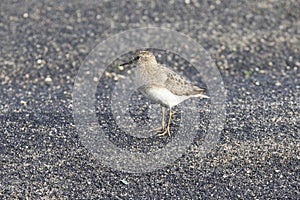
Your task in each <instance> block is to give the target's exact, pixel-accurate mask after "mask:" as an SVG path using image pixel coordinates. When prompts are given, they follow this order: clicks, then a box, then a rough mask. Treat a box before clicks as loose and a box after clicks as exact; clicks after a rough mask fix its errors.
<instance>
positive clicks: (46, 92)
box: [0, 0, 300, 199]
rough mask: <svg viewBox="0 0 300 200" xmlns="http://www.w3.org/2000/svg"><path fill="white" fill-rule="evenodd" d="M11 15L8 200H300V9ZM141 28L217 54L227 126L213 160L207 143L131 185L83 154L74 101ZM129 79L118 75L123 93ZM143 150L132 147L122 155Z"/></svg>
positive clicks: (222, 5)
mask: <svg viewBox="0 0 300 200" xmlns="http://www.w3.org/2000/svg"><path fill="white" fill-rule="evenodd" d="M0 4H1V7H0V11H1V12H0V16H1V17H0V37H1V40H0V44H1V49H0V52H1V57H0V69H1V71H0V84H1V86H0V94H1V96H0V124H1V126H0V133H1V137H0V149H1V150H0V163H1V164H0V167H1V168H0V169H1V170H0V198H1V199H100V198H101V199H108V198H112V199H146V198H147V199H198V198H201V199H204V198H205V199H224V198H226V199H265V198H272V199H275V198H276V199H299V198H300V194H299V187H300V184H299V182H300V180H299V166H300V165H299V155H300V153H299V149H300V148H299V147H300V145H299V139H300V138H299V130H300V126H299V124H300V123H299V102H300V97H299V88H300V84H299V83H300V81H299V80H300V12H299V10H300V3H299V1H297V0H289V1H280V0H263V1H238V0H233V1H227V0H224V1H220V0H216V1H193V0H186V1H181V2H176V1H169V2H167V3H164V2H160V1H151V3H150V2H148V3H147V2H145V1H136V2H131V1H102V2H101V3H100V2H98V1H92V0H90V1H75V0H74V1H64V2H60V1H57V0H54V1H48V0H45V1H36V0H33V1H18V0H14V1H6V0H4V1H2V2H1V3H0ZM138 27H160V28H168V29H172V30H176V31H178V32H180V33H183V34H186V35H188V36H190V37H191V38H193V39H194V40H196V41H197V42H198V43H199V44H201V45H202V46H203V47H204V48H205V49H206V51H207V52H208V53H209V54H210V55H211V57H212V59H213V60H214V61H215V63H216V66H217V67H218V69H219V71H220V73H221V76H222V79H223V81H224V87H225V89H226V95H227V99H226V123H225V125H224V129H223V130H222V133H221V137H220V139H219V142H218V143H217V145H216V146H215V147H214V148H213V149H212V150H211V151H210V152H208V154H206V155H205V156H201V153H200V150H201V148H200V146H201V140H202V139H203V135H202V136H199V137H196V138H195V139H194V142H193V143H192V144H191V146H190V148H189V149H188V150H187V152H186V153H185V154H184V155H183V156H181V157H180V158H178V159H177V160H176V161H174V162H173V163H171V164H170V165H169V166H167V167H165V168H162V169H158V170H156V171H152V172H149V173H141V174H139V173H137V174H131V173H126V172H120V171H115V170H113V169H111V168H109V167H108V166H106V165H104V164H103V163H102V162H101V160H97V159H96V158H95V157H94V156H93V154H92V152H90V151H89V150H88V149H87V148H86V147H85V146H84V145H83V144H82V143H81V141H80V137H79V133H78V129H77V128H76V126H75V123H74V119H73V109H72V108H73V104H72V91H73V86H74V82H75V78H76V75H77V72H78V70H79V68H80V65H81V64H82V63H83V62H84V60H85V58H86V57H87V56H88V54H89V53H90V52H91V51H92V50H93V48H94V47H95V45H97V44H98V43H100V42H101V41H103V40H104V39H106V38H108V37H110V36H112V35H114V34H117V33H119V32H121V31H125V30H128V29H131V28H138ZM163 56H164V55H163V54H162V57H163ZM125 57H126V56H124V58H125ZM167 60H168V58H167ZM176 62H177V61H176ZM178 62H179V63H180V62H181V61H180V60H179V61H178ZM175 66H176V65H175ZM177 66H178V64H177ZM120 71H124V70H123V69H122V70H120V69H119V70H115V71H114V72H113V74H112V75H110V74H109V73H107V75H108V76H111V77H112V78H113V79H114V81H118V80H119V78H120V77H118V76H117V75H116V74H118V73H120V74H121V72H120ZM125 71H126V70H125ZM183 73H186V72H183ZM116 77H117V78H116ZM121 78H122V76H121ZM195 80H198V79H195ZM108 87H109V86H108ZM98 92H99V90H98ZM142 102H143V101H142ZM142 102H140V101H139V103H141V104H142ZM207 109H209V107H208V108H207ZM142 111H143V110H142ZM107 114H108V115H107V116H108V117H109V116H110V115H109V113H107ZM141 116H142V117H143V115H141ZM143 119H144V118H143ZM146 120H147V118H146ZM175 121H176V120H175ZM203 121H204V122H203V124H201V126H203V127H205V125H206V124H207V123H208V122H207V119H206V118H205V120H203ZM112 124H113V123H112ZM111 133H112V136H111V137H112V138H111V139H112V140H115V141H118V140H125V139H124V138H126V137H125V136H124V137H123V138H121V139H120V138H119V136H118V134H117V133H116V132H114V130H113V129H112V130H111ZM108 134H109V133H108ZM171 139H172V138H168V137H166V138H165V139H164V138H160V139H157V140H155V141H152V142H149V143H147V145H149V146H148V148H150V147H151V145H157V146H160V145H163V144H165V143H167V142H169V141H170V140H171ZM132 140H133V142H132ZM136 143H137V144H139V145H141V144H140V143H142V142H141V141H136V140H134V139H133V138H132V137H128V138H126V140H125V143H124V144H123V143H122V145H125V146H126V145H127V146H129V145H130V144H133V146H131V147H130V148H135V147H136V146H135V145H137V144H136ZM142 144H143V143H142ZM127 148H129V147H127ZM148 148H147V147H145V149H148Z"/></svg>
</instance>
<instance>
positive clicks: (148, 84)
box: [122, 51, 209, 136]
mask: <svg viewBox="0 0 300 200" xmlns="http://www.w3.org/2000/svg"><path fill="white" fill-rule="evenodd" d="M132 63H134V64H136V65H137V69H136V72H135V80H134V82H135V84H136V85H137V86H138V90H139V91H140V92H141V93H142V94H143V95H144V96H145V97H146V98H148V99H150V100H152V101H153V102H155V103H159V104H160V105H161V107H162V121H161V123H162V127H161V128H160V132H161V133H160V134H159V135H160V136H163V135H165V134H168V135H170V124H171V119H172V114H173V112H172V107H173V106H176V105H178V104H179V103H181V102H183V101H184V100H186V99H189V98H191V97H200V98H209V97H208V96H206V95H204V94H203V92H204V89H203V88H200V87H197V86H194V85H192V84H191V83H190V82H189V81H187V80H186V79H185V78H184V77H182V76H181V75H179V74H177V73H176V72H174V71H172V70H171V69H169V68H167V67H164V66H162V65H161V64H159V63H157V61H156V58H155V56H154V55H153V54H152V53H151V52H149V51H138V52H137V53H136V55H135V57H134V58H133V59H132V60H131V61H129V62H127V63H123V64H122V65H128V64H132ZM165 107H167V108H169V118H168V123H167V127H166V128H165V125H164V115H165Z"/></svg>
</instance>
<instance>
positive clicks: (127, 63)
mask: <svg viewBox="0 0 300 200" xmlns="http://www.w3.org/2000/svg"><path fill="white" fill-rule="evenodd" d="M136 60H138V57H135V58H133V59H132V60H130V61H128V62H125V63H123V64H121V65H120V66H124V65H130V64H132V63H133V62H134V61H136Z"/></svg>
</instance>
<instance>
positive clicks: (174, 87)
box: [161, 66, 204, 96]
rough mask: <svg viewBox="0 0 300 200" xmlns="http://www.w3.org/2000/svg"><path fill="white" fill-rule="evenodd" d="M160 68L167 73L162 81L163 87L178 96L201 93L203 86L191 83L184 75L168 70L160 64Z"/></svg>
mask: <svg viewBox="0 0 300 200" xmlns="http://www.w3.org/2000/svg"><path fill="white" fill-rule="evenodd" d="M161 70H162V71H163V73H165V74H166V75H167V76H166V80H165V82H164V87H166V88H167V89H168V90H170V91H171V92H172V93H173V94H175V95H179V96H182V95H186V96H189V95H197V94H202V93H203V92H204V89H203V88H200V87H197V86H194V85H192V84H191V83H190V82H189V81H187V80H186V79H185V78H184V77H182V76H181V75H179V74H177V73H176V72H174V71H172V70H170V69H169V68H166V67H163V66H162V67H161Z"/></svg>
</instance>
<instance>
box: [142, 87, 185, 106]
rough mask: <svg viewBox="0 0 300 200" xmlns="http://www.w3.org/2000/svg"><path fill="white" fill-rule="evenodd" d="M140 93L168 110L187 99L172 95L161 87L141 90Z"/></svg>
mask: <svg viewBox="0 0 300 200" xmlns="http://www.w3.org/2000/svg"><path fill="white" fill-rule="evenodd" d="M141 92H142V93H143V95H144V96H145V97H146V98H148V99H150V100H152V101H154V102H156V103H160V104H163V105H165V106H167V107H169V108H172V107H173V106H175V105H177V104H179V103H181V102H183V101H184V100H186V99H188V98H189V97H188V96H178V95H174V94H173V93H172V92H170V91H169V90H168V89H166V88H163V87H153V88H149V89H147V90H141Z"/></svg>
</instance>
